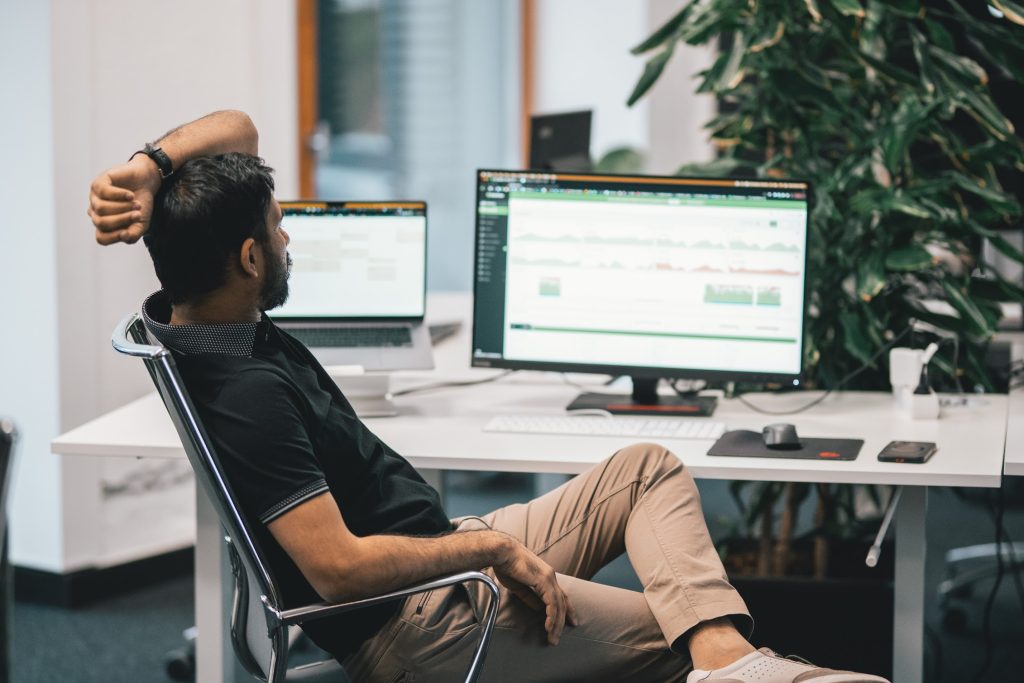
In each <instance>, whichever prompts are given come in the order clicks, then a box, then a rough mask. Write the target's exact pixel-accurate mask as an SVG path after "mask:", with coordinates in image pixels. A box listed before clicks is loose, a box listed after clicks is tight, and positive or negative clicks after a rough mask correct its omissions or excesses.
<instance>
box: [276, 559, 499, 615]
mask: <svg viewBox="0 0 1024 683" xmlns="http://www.w3.org/2000/svg"><path fill="white" fill-rule="evenodd" d="M467 581H479V582H481V583H483V584H484V585H486V586H487V587H488V588H489V589H490V591H491V595H492V597H493V599H494V603H495V605H497V600H498V585H497V584H496V583H495V582H494V579H492V578H491V577H489V576H487V575H486V574H484V573H483V572H476V571H472V572H460V573H458V574H452V575H450V576H443V577H440V578H437V579H432V580H431V581H427V582H425V583H420V584H416V585H414V586H409V587H407V588H402V589H399V590H396V591H392V592H390V593H384V594H382V595H375V596H374V597H372V598H364V599H362V600H354V601H352V602H339V603H328V602H320V603H315V604H312V605H307V606H306V607H295V608H292V609H286V610H280V611H278V610H276V609H274V608H273V607H271V606H270V605H269V604H268V602H267V599H266V597H264V598H263V605H264V608H265V609H267V610H268V611H269V612H271V613H272V614H273V615H274V616H275V617H276V618H277V619H278V620H279V621H280V622H281V623H282V624H288V625H291V624H302V623H304V622H306V621H312V620H314V619H321V618H323V617H329V616H333V615H335V614H343V613H345V612H350V611H352V610H357V609H360V608H362V607H372V606H373V605H379V604H381V603H385V602H391V601H392V600H399V599H401V598H405V597H408V596H410V595H416V594H418V593H426V592H427V591H432V590H436V589H438V588H444V587H445V586H452V585H455V584H458V583H464V582H467Z"/></svg>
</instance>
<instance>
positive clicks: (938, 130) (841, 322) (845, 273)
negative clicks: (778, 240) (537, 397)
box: [629, 0, 1024, 643]
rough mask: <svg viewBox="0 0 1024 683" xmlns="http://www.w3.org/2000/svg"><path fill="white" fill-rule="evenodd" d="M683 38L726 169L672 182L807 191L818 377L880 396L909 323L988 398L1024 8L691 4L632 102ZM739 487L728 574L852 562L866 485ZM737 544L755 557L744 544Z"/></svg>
mask: <svg viewBox="0 0 1024 683" xmlns="http://www.w3.org/2000/svg"><path fill="white" fill-rule="evenodd" d="M681 42H682V43H688V44H691V45H705V44H708V43H712V44H716V45H719V46H720V47H721V51H720V55H719V56H718V58H717V59H716V60H715V62H714V63H713V65H712V66H711V67H710V68H709V69H707V70H705V71H703V72H701V73H700V74H698V76H699V85H698V87H697V91H698V92H702V93H712V94H714V95H715V96H716V97H717V98H718V101H719V103H720V105H721V106H720V112H719V114H718V115H717V116H716V117H715V118H714V119H713V120H712V121H710V122H709V123H708V124H707V128H708V129H709V131H710V135H711V140H712V141H713V143H714V144H715V146H716V148H717V149H718V151H719V156H718V158H717V159H715V160H714V161H712V162H710V163H707V164H688V165H686V166H683V167H681V168H680V169H679V173H680V174H681V175H686V174H692V175H727V174H728V175H735V174H743V175H756V176H760V177H773V176H783V177H785V176H789V177H795V178H801V179H806V180H810V181H811V182H812V184H813V188H814V196H813V203H812V211H811V215H810V240H809V247H808V250H809V253H808V277H809V278H810V281H811V282H812V283H813V288H812V291H811V292H810V295H809V301H808V328H807V336H806V339H807V344H806V358H805V364H804V365H805V373H806V380H807V382H806V384H807V385H808V386H817V387H821V388H829V387H836V386H837V385H838V384H839V383H840V380H841V379H842V378H846V377H848V376H850V375H851V373H853V372H854V371H855V370H857V369H858V368H862V367H864V366H866V367H867V371H866V372H862V373H860V374H858V375H857V376H856V378H855V379H853V380H852V381H851V382H849V383H847V384H846V385H845V386H846V387H848V388H871V389H879V388H884V387H885V386H886V379H887V374H886V364H885V361H886V360H887V359H886V358H885V356H884V355H882V356H881V357H880V358H879V359H878V360H877V361H876V360H874V357H875V356H876V354H877V353H878V351H879V350H880V349H882V348H883V347H884V346H885V344H886V343H887V341H889V340H892V339H893V338H894V337H895V336H896V335H899V334H901V333H903V332H904V331H906V330H907V329H908V328H909V327H910V326H911V325H912V324H914V322H915V321H916V322H917V323H926V324H927V326H930V327H928V328H927V329H928V330H929V331H928V332H926V333H925V335H924V336H925V337H929V336H931V337H933V338H938V337H942V338H951V339H955V340H956V342H957V343H956V344H946V345H944V346H943V347H942V348H941V350H940V353H939V354H938V355H937V356H936V357H935V358H933V360H932V365H933V367H934V368H935V369H936V370H937V374H938V375H940V376H941V375H944V376H945V378H946V379H947V380H948V381H950V382H953V383H955V384H956V385H957V386H959V385H961V383H963V384H966V385H967V386H968V387H969V388H972V389H977V390H984V391H992V390H993V389H994V387H995V384H994V382H993V378H992V376H991V374H990V372H989V371H988V369H987V368H986V367H985V363H984V356H985V352H986V348H987V345H988V343H989V341H990V340H991V337H992V335H993V333H994V332H995V330H996V326H997V323H998V321H999V318H1000V315H1001V307H1000V302H1004V301H1017V302H1020V301H1024V289H1022V288H1021V287H1020V286H1019V285H1018V284H1015V283H1013V282H1009V281H1007V280H1006V279H1005V278H1004V277H1003V276H1002V275H1000V273H999V272H998V271H996V269H995V268H992V267H991V266H990V264H989V263H987V262H986V259H985V258H984V256H983V250H982V244H983V242H984V241H987V242H988V243H989V244H991V245H992V247H994V249H996V250H997V251H999V252H1001V253H1002V254H1004V255H1005V256H1007V257H1009V258H1010V259H1013V260H1015V261H1017V262H1022V263H1024V253H1022V252H1021V251H1020V250H1019V249H1017V248H1015V247H1014V246H1013V245H1011V244H1010V242H1008V241H1007V240H1006V239H1005V238H1004V236H1003V235H1004V233H1003V231H1004V230H1008V229H1020V226H1021V218H1022V209H1021V203H1020V201H1019V199H1018V197H1017V196H1015V194H1014V192H1013V191H1012V190H1010V189H1007V188H1012V187H1015V186H1016V187H1019V186H1020V184H1021V177H1022V176H1021V173H1024V143H1022V141H1021V139H1020V138H1019V137H1018V136H1017V133H1016V130H1015V128H1014V125H1013V123H1012V122H1011V120H1010V118H1008V117H1007V115H1006V114H1005V113H1004V112H1003V108H1002V107H1001V106H1000V104H1001V103H1002V104H1005V103H1006V102H1007V101H1010V100H1011V99H1012V98H1014V97H1017V98H1019V97H1021V96H1024V88H1022V84H1024V7H1022V6H1021V5H1019V4H1018V3H1016V2H1009V1H1008V0H990V2H986V3H971V4H970V6H969V7H965V6H964V5H962V4H961V3H959V2H957V1H956V0H935V1H934V2H923V1H922V0H889V1H887V2H881V1H879V0H803V1H802V2H796V1H793V2H768V1H763V0H762V1H759V0H691V1H689V2H686V3H685V4H684V5H683V7H682V8H681V9H680V10H679V12H678V13H676V14H675V15H674V16H673V17H672V18H671V19H670V20H669V21H668V22H666V23H665V24H664V25H663V26H662V27H661V28H659V29H658V30H657V31H655V32H654V33H653V34H652V35H651V36H650V37H649V38H648V39H647V40H645V41H644V42H643V43H641V44H640V45H638V46H637V47H636V48H635V49H634V53H635V54H646V55H649V58H648V61H647V63H646V66H645V68H644V71H643V73H642V75H641V76H640V78H639V80H638V82H637V83H636V86H635V88H634V90H633V93H632V95H631V96H630V98H629V103H630V104H632V103H634V102H636V101H637V100H638V99H639V98H641V97H643V95H644V94H645V93H646V92H647V91H648V90H649V89H650V88H651V87H652V86H653V85H654V84H655V83H656V82H657V80H658V78H659V77H660V76H661V74H662V71H663V70H664V67H665V65H666V64H667V63H668V61H669V60H670V59H671V58H672V55H673V51H674V49H675V47H676V46H677V45H678V44H679V43H681ZM918 341H919V342H926V341H930V339H920V340H918ZM733 493H734V497H735V498H736V500H737V501H738V503H739V504H740V513H741V516H740V521H739V522H738V523H737V524H736V531H737V534H734V535H733V537H732V538H730V539H727V542H726V543H725V546H724V548H723V549H724V550H726V551H728V555H729V557H730V558H731V559H730V562H732V563H733V564H734V567H733V569H737V568H738V567H737V566H735V565H736V563H737V562H740V561H741V559H742V558H743V557H746V558H747V560H746V564H747V568H748V569H751V570H752V573H753V574H754V575H760V576H773V575H774V576H775V577H778V576H781V575H788V574H791V573H792V571H793V568H794V564H798V563H799V559H798V555H794V553H793V552H792V548H793V546H794V544H795V545H800V544H802V543H805V542H806V543H808V544H809V545H810V550H809V551H808V552H809V553H810V563H809V567H810V568H811V575H812V576H816V577H818V578H819V579H821V578H823V577H827V576H829V575H830V574H833V573H834V572H830V571H829V567H831V568H832V569H833V570H835V569H841V568H842V565H843V564H849V565H851V566H852V565H853V564H856V563H857V559H853V560H851V561H850V562H849V563H842V562H836V561H835V557H834V555H833V556H831V557H830V552H829V550H830V546H831V548H832V549H833V550H836V549H838V548H840V547H842V546H843V545H844V544H843V543H840V542H839V539H851V538H858V537H860V538H863V537H864V536H865V535H866V533H867V532H868V526H867V525H866V524H865V522H866V521H868V520H863V519H861V517H860V516H859V515H857V514H855V512H854V506H853V505H852V501H853V499H854V497H855V496H856V495H862V492H861V493H858V492H857V491H856V490H854V489H853V488H850V487H824V486H817V487H814V486H811V485H807V484H781V483H772V482H766V483H760V482H758V483H749V484H743V483H736V484H734V485H733ZM869 494H874V495H877V492H876V491H869ZM812 495H813V497H814V498H813V500H814V503H813V504H814V509H815V513H814V518H815V519H814V522H813V523H812V524H811V526H812V529H811V531H810V532H809V534H804V538H802V539H797V538H795V536H794V533H795V531H794V530H795V529H796V528H797V527H796V524H795V520H796V517H797V511H798V510H799V508H800V506H801V504H802V503H803V502H804V501H809V500H811V497H812ZM874 528H875V529H877V527H874ZM744 538H746V539H751V538H752V539H753V545H754V548H753V549H751V548H749V547H747V548H746V549H745V550H743V551H741V550H740V546H743V542H741V539H744ZM747 545H748V546H749V542H748V543H747ZM745 553H746V554H745ZM860 558H861V565H862V564H863V563H862V558H863V555H861V556H860ZM740 583H742V580H741V581H740ZM790 589H792V587H790ZM776 592H777V591H776ZM889 609H890V610H891V606H890V608H889ZM886 623H891V620H888V621H887V622H886ZM880 642H883V641H880ZM884 642H888V643H891V640H890V639H884Z"/></svg>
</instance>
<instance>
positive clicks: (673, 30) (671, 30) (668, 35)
mask: <svg viewBox="0 0 1024 683" xmlns="http://www.w3.org/2000/svg"><path fill="white" fill-rule="evenodd" d="M695 4H697V3H696V0H692V1H691V2H690V3H689V4H688V5H686V7H684V8H683V9H681V10H679V11H678V12H676V13H675V14H674V15H672V18H671V19H669V20H668V21H666V22H665V23H664V24H662V25H661V28H659V29H658V30H657V31H655V32H654V33H652V34H651V35H650V36H649V37H648V38H647V39H646V40H645V41H644V42H642V43H640V44H639V45H637V46H636V47H634V48H633V49H632V50H630V52H631V53H633V54H635V55H640V54H643V53H644V52H648V51H650V50H653V49H654V48H656V47H658V46H659V45H661V44H662V43H665V42H667V41H668V40H670V39H672V40H675V39H676V38H677V36H676V34H677V33H678V31H679V27H680V26H682V25H683V23H684V22H685V21H686V19H687V17H689V16H690V11H691V10H692V9H693V6H694V5H695Z"/></svg>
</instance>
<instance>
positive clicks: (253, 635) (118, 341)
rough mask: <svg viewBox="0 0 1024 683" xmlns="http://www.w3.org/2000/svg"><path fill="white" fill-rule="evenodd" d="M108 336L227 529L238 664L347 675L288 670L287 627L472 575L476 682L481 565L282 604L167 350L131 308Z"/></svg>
mask: <svg viewBox="0 0 1024 683" xmlns="http://www.w3.org/2000/svg"><path fill="white" fill-rule="evenodd" d="M111 341H112V343H113V346H114V349H116V350H117V351H118V352H120V353H123V354H125V355H129V356H135V357H137V358H142V360H143V362H144V363H145V365H146V369H147V370H148V371H149V374H150V377H151V378H152V379H153V383H154V384H155V385H156V388H157V392H158V393H159V394H160V398H161V399H163V402H164V406H165V407H166V408H167V412H168V413H170V416H171V420H172V421H173V422H174V427H175V429H177V431H178V436H179V437H180V438H181V443H182V445H183V446H184V447H185V454H186V455H187V456H188V459H189V463H190V464H191V465H192V469H193V470H194V472H195V475H196V481H197V482H199V485H200V488H201V489H202V491H203V493H205V495H207V496H208V497H209V499H210V501H211V502H212V503H213V507H214V509H215V510H216V511H217V515H218V517H219V518H220V522H221V524H222V525H223V527H224V529H225V530H226V532H227V537H226V538H225V540H226V541H227V543H228V547H229V549H230V550H229V555H230V558H231V569H232V573H233V575H234V599H233V601H232V609H231V643H232V646H233V647H234V650H235V656H236V657H237V658H238V660H239V662H240V663H241V665H242V666H243V667H244V668H245V670H246V671H248V672H249V673H250V674H252V675H253V676H254V677H256V678H257V679H259V680H262V681H266V682H267V683H281V682H284V681H287V682H288V683H294V682H297V681H301V682H302V683H314V682H318V681H332V682H333V683H337V682H339V681H347V680H348V679H347V677H346V676H345V673H344V670H343V669H342V667H341V665H340V664H338V663H337V662H336V661H335V660H333V659H332V660H327V661H324V662H317V663H314V664H309V665H305V666H301V667H295V668H292V669H288V627H289V626H291V625H296V624H302V623H304V622H307V621H311V620H314V619H320V618H323V617H329V616H333V615H337V614H341V613H343V612H350V611H352V610H357V609H359V608H362V607H370V606H372V605H379V604H381V603H384V602H390V601H394V600H400V599H402V598H406V597H408V596H410V595H416V594H418V593H426V592H428V591H432V590H435V589H438V588H443V587H445V586H451V585H454V584H459V583H464V582H470V581H478V582H480V583H483V584H484V585H485V586H486V587H487V589H488V590H489V591H490V600H488V604H487V609H486V611H485V613H484V618H483V622H482V624H481V633H480V641H479V643H478V644H477V647H476V649H475V650H474V652H473V657H472V659H471V661H470V665H469V670H468V672H467V674H466V681H467V683H473V682H474V681H476V679H477V677H478V676H479V675H480V670H481V667H482V666H483V661H484V656H485V655H486V652H487V644H488V642H489V640H490V636H491V631H492V630H493V629H494V622H495V619H496V618H497V614H498V587H497V584H496V583H495V582H494V580H493V579H491V578H490V577H488V576H487V575H486V574H483V573H481V572H476V571H470V572H460V573H458V574H453V575H451V576H445V577H441V578H438V579H434V580H432V581H427V582H424V583H420V584H418V585H415V586H410V587H408V588H403V589H401V590H397V591H393V592H390V593H386V594H384V595H378V596H374V597H371V598H366V599H363V600H356V601H353V602H346V603H334V604H329V603H317V604H313V605H307V606H304V607H292V608H285V607H284V606H283V604H282V602H281V598H280V592H279V590H278V588H277V584H276V583H275V581H274V578H273V576H272V575H271V573H270V568H269V566H268V565H267V562H266V559H265V555H264V554H263V552H262V551H261V550H260V548H259V546H258V545H257V543H256V539H255V537H254V536H253V534H252V532H251V530H250V526H249V524H248V522H247V521H246V519H245V518H244V517H243V516H242V513H241V511H240V510H239V508H238V505H237V503H236V500H235V497H234V495H233V494H232V491H231V487H230V485H229V484H228V481H227V477H226V476H225V474H224V471H223V470H222V469H221V465H220V460H219V459H218V458H217V455H216V453H215V452H214V450H213V446H212V444H211V443H210V440H209V438H208V437H207V434H206V430H205V429H204V428H203V425H202V423H201V422H200V421H199V417H198V415H197V413H196V410H195V407H194V406H193V405H192V401H191V400H190V399H189V396H188V393H187V392H186V390H185V386H184V383H183V382H182V380H181V376H180V375H179V374H178V370H177V367H176V366H175V363H174V357H173V356H172V355H171V353H170V351H168V350H167V349H165V348H164V347H163V346H160V345H158V344H152V343H151V342H150V340H149V337H148V335H147V333H146V329H145V326H144V324H143V322H142V319H141V318H140V317H139V315H138V314H131V315H129V316H127V317H125V319H124V320H122V321H121V323H120V324H119V325H118V326H117V328H116V329H115V330H114V334H113V338H112V339H111ZM200 495H202V494H200ZM261 617H262V618H261Z"/></svg>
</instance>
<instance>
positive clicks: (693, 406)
mask: <svg viewBox="0 0 1024 683" xmlns="http://www.w3.org/2000/svg"><path fill="white" fill-rule="evenodd" d="M632 380H633V393H632V394H631V395H627V394H598V393H586V394H580V395H579V396H577V397H576V398H575V399H574V400H573V401H572V403H570V404H569V405H568V406H567V407H566V410H607V411H608V412H609V413H614V414H616V415H664V416H672V417H708V416H710V415H711V414H712V413H714V412H715V407H716V405H717V404H718V399H717V398H715V397H714V396H677V395H670V396H666V395H662V394H659V393H658V380H657V379H649V378H646V377H645V378H640V377H633V378H632Z"/></svg>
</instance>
